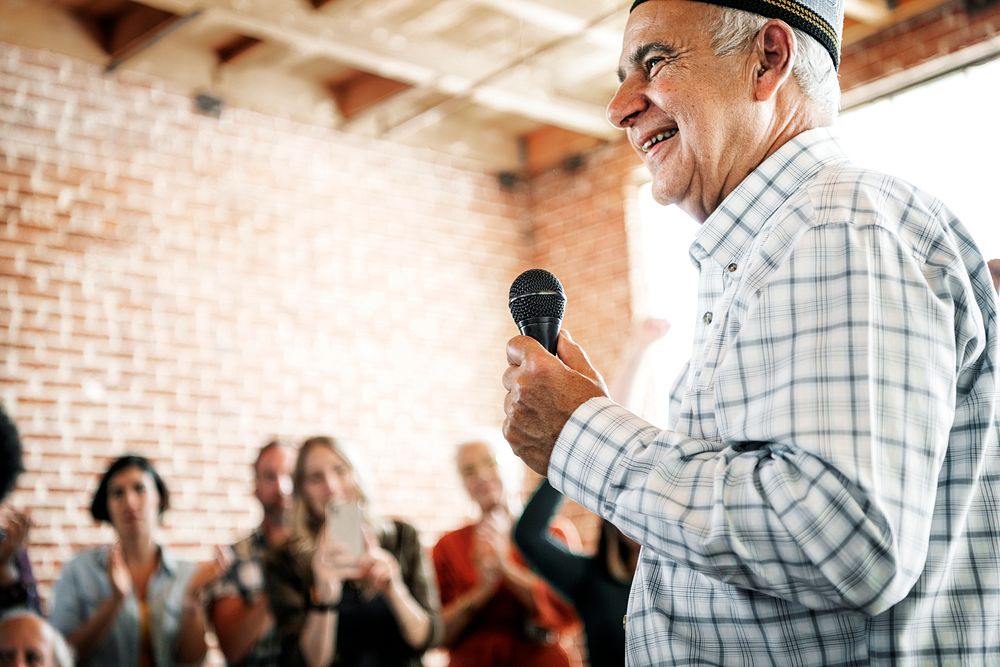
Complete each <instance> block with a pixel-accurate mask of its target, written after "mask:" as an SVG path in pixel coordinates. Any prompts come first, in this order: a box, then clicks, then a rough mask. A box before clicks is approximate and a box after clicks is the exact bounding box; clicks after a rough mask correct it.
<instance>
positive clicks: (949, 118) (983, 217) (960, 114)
mask: <svg viewBox="0 0 1000 667" xmlns="http://www.w3.org/2000/svg"><path fill="white" fill-rule="evenodd" d="M838 131H839V134H840V137H841V139H842V140H843V144H844V148H845V149H846V150H847V152H848V154H849V155H850V156H851V157H852V159H853V160H854V161H855V162H856V163H858V164H861V165H865V166H868V167H872V168H874V169H878V170H881V171H885V172H887V173H890V174H893V175H896V176H900V177H902V178H905V179H906V180H908V181H910V182H912V183H914V184H916V185H918V186H920V187H922V188H923V189H925V190H927V191H928V192H931V193H933V194H934V195H936V196H938V197H940V198H941V199H942V200H943V201H944V202H945V203H946V204H947V205H948V206H949V208H951V210H952V211H953V212H954V213H955V214H956V215H957V216H958V217H959V218H960V219H961V220H962V221H963V222H964V224H965V226H966V227H967V228H968V230H969V232H970V233H971V234H972V236H973V238H975V239H976V242H977V243H978V244H979V247H980V250H981V251H982V252H983V254H984V255H985V256H986V257H987V258H992V257H1000V205H998V203H997V197H996V194H995V193H996V192H997V191H998V189H1000V59H995V60H992V61H990V62H987V63H985V64H981V65H975V66H970V67H967V68H965V69H962V70H960V71H958V72H955V73H953V74H950V75H947V76H943V77H941V78H938V79H935V80H933V81H929V82H927V83H924V84H921V85H919V86H915V87H913V88H910V89H907V90H904V91H902V92H900V93H897V94H895V95H893V96H891V97H886V98H883V99H880V100H877V101H875V102H871V103H869V104H865V105H862V106H859V107H856V108H855V109H851V110H850V111H846V112H844V113H842V114H841V116H840V119H839V121H838ZM642 174H643V175H642V177H641V179H643V180H646V181H648V175H646V174H645V171H643V172H642ZM630 221H631V224H630V229H629V238H630V246H631V248H630V252H631V256H632V265H633V267H634V268H633V275H632V281H633V289H634V293H635V300H636V308H635V310H636V315H637V316H638V317H643V316H655V317H664V318H666V319H668V320H669V321H670V323H671V328H670V332H669V333H668V334H667V336H666V337H665V338H664V339H663V340H662V341H660V342H659V343H657V344H656V345H654V347H653V348H652V349H651V350H650V351H649V354H648V355H647V358H646V360H645V363H644V364H643V367H642V370H641V371H640V376H639V377H638V378H637V380H636V383H635V389H634V391H633V396H632V401H630V403H631V404H632V407H633V409H635V410H636V411H637V412H638V413H639V414H641V415H643V416H644V417H646V418H647V419H649V420H650V421H652V422H654V423H657V424H660V425H661V426H665V425H666V424H667V421H666V420H667V396H668V395H669V391H670V388H671V385H672V384H673V379H674V378H675V377H676V375H677V373H678V372H679V371H680V370H681V369H682V368H683V365H684V363H685V362H686V361H687V359H688V357H689V356H690V354H691V343H692V340H693V338H694V328H695V325H696V323H697V321H698V318H699V317H700V314H699V313H697V312H696V310H695V308H696V302H695V292H696V283H697V275H696V272H695V270H694V267H693V266H692V264H691V260H690V258H689V256H688V248H689V247H690V245H691V240H692V239H693V237H694V234H695V232H696V231H697V223H695V222H694V221H692V220H691V219H690V218H688V217H687V215H685V214H684V213H683V212H682V211H681V210H680V209H678V208H677V207H676V206H668V207H662V206H660V205H658V204H657V203H656V202H654V201H653V199H652V195H651V194H650V186H649V183H648V182H646V183H644V184H643V185H640V186H639V188H638V201H637V206H636V209H635V211H634V213H633V215H631V216H630Z"/></svg>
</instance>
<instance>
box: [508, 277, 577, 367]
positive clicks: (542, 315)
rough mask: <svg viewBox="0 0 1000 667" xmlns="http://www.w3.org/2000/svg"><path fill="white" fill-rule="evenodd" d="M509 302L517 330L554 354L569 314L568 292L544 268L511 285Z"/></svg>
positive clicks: (517, 279) (519, 278)
mask: <svg viewBox="0 0 1000 667" xmlns="http://www.w3.org/2000/svg"><path fill="white" fill-rule="evenodd" d="M507 303H508V305H509V306H510V314H511V315H512V316H513V318H514V323H515V324H517V329H518V331H520V332H521V334H522V335H524V336H530V337H531V338H534V339H535V340H537V341H538V342H539V343H541V344H542V347H544V348H545V349H546V350H548V351H549V352H550V353H552V354H555V353H556V346H557V345H558V343H559V327H560V326H562V318H563V313H565V312H566V293H565V292H564V291H563V286H562V283H561V282H559V279H558V278H556V277H555V276H554V275H552V274H551V273H549V272H548V271H546V270H545V269H528V270H527V271H525V272H524V273H522V274H521V275H519V276H518V277H517V278H515V279H514V282H513V283H511V285H510V296H509V297H508V302H507Z"/></svg>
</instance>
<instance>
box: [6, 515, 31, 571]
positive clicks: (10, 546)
mask: <svg viewBox="0 0 1000 667" xmlns="http://www.w3.org/2000/svg"><path fill="white" fill-rule="evenodd" d="M30 529H31V516H30V515H29V514H28V513H27V512H18V511H17V510H15V509H14V508H12V507H7V506H4V507H0V581H4V580H5V579H7V578H11V577H16V576H17V574H16V573H15V572H14V570H13V567H14V556H15V554H17V552H18V551H19V550H20V549H21V547H23V546H24V544H25V543H26V542H27V540H28V531H29V530H30Z"/></svg>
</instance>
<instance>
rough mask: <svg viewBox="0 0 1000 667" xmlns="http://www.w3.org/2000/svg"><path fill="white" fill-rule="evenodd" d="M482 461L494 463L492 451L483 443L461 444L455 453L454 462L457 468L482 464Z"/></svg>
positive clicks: (494, 458)
mask: <svg viewBox="0 0 1000 667" xmlns="http://www.w3.org/2000/svg"><path fill="white" fill-rule="evenodd" d="M483 461H489V462H495V461H496V457H495V456H494V454H493V450H492V449H491V448H490V446H489V445H487V444H486V443H485V442H466V443H463V444H461V445H459V447H458V451H457V452H456V453H455V462H456V463H457V464H458V467H459V468H461V467H463V466H467V465H475V464H478V463H482V462H483Z"/></svg>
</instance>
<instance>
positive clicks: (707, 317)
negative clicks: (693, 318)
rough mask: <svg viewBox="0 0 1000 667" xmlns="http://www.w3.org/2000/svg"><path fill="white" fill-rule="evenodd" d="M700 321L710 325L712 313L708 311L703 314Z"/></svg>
mask: <svg viewBox="0 0 1000 667" xmlns="http://www.w3.org/2000/svg"><path fill="white" fill-rule="evenodd" d="M701 321H702V322H704V323H705V324H711V323H712V311H708V312H707V313H705V314H704V315H702V316H701Z"/></svg>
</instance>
